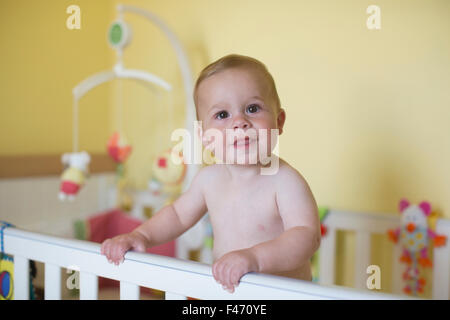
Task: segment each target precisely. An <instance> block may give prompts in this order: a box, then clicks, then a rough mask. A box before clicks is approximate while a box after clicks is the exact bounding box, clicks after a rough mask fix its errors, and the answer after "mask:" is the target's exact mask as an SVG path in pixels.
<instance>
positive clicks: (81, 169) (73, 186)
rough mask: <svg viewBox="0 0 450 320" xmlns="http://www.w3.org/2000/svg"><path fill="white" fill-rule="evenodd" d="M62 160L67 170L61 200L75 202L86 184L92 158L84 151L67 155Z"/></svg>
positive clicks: (63, 176)
mask: <svg viewBox="0 0 450 320" xmlns="http://www.w3.org/2000/svg"><path fill="white" fill-rule="evenodd" d="M61 160H62V163H63V164H64V167H65V169H64V172H63V173H62V176H61V187H60V191H59V199H60V200H61V201H63V200H65V199H68V200H70V201H73V200H74V199H75V195H76V194H77V193H78V191H79V190H80V188H81V187H82V186H83V184H84V181H85V179H86V175H87V173H88V165H89V162H90V161H91V157H90V156H89V154H88V153H87V152H86V151H82V152H74V153H65V154H63V156H62V159H61Z"/></svg>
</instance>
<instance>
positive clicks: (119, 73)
mask: <svg viewBox="0 0 450 320" xmlns="http://www.w3.org/2000/svg"><path fill="white" fill-rule="evenodd" d="M131 9H132V7H130V10H131ZM123 11H124V10H123V9H122V6H120V7H119V10H118V12H119V17H118V19H117V20H116V21H115V22H113V23H112V25H111V27H110V28H109V32H108V42H109V44H110V46H111V47H112V48H113V49H115V50H116V52H117V62H116V65H115V66H114V68H113V70H110V71H103V72H100V73H97V74H94V75H92V76H90V77H88V78H87V79H85V80H83V81H82V82H80V83H79V84H78V85H77V86H76V87H75V88H74V89H73V91H72V93H73V133H72V134H73V137H72V138H73V142H72V144H73V150H72V152H70V153H65V154H63V156H62V163H63V165H64V171H63V173H62V176H61V185H60V191H59V195H58V196H59V199H60V200H62V201H63V200H66V199H67V200H69V201H73V200H74V199H75V196H76V195H77V194H78V192H79V191H80V189H81V187H82V186H83V184H84V182H85V180H86V177H87V175H88V166H89V163H90V161H91V158H90V156H89V154H88V153H87V152H86V151H79V146H78V129H79V126H78V105H79V101H80V99H81V98H82V97H83V96H84V95H85V94H86V93H88V92H89V91H90V90H92V89H94V88H95V87H97V86H99V85H101V84H103V83H105V82H108V81H111V80H114V79H118V80H119V82H118V90H117V93H118V103H117V110H116V114H117V119H118V120H117V127H118V128H117V131H115V132H114V133H113V134H112V135H111V137H110V138H109V140H108V142H107V151H108V154H109V156H110V157H111V158H112V159H113V160H114V161H115V163H117V169H116V177H117V183H118V189H119V193H120V189H121V187H122V186H123V177H124V163H125V162H126V160H127V159H128V157H129V156H130V154H131V151H132V146H131V145H130V144H129V143H128V141H127V139H126V138H125V135H124V134H123V130H122V114H123V110H122V109H123V106H122V84H121V81H120V80H121V79H133V80H139V81H143V82H145V83H150V84H154V85H156V86H157V87H159V88H162V89H164V90H165V91H166V92H170V91H171V90H172V86H171V85H170V84H169V83H167V82H165V81H164V80H162V79H160V78H159V77H157V76H156V75H153V74H151V73H149V72H146V71H142V70H133V69H127V68H125V67H124V66H123V62H122V56H123V49H124V48H125V47H126V46H127V45H128V44H129V43H130V40H131V29H130V27H129V26H128V25H127V24H126V23H125V22H124V20H123ZM136 11H137V10H136ZM138 12H140V10H139V11H137V12H136V13H138ZM168 109H169V112H170V114H171V110H170V107H169V108H168ZM159 164H160V166H161V165H162V162H161V161H159ZM162 166H163V167H164V165H162ZM178 171H180V170H178ZM181 172H184V170H181ZM180 178H181V177H180V176H178V177H177V179H176V181H177V182H178V181H179V180H180Z"/></svg>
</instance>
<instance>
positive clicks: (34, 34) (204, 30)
mask: <svg viewBox="0 0 450 320" xmlns="http://www.w3.org/2000/svg"><path fill="white" fill-rule="evenodd" d="M120 2H121V3H127V4H134V5H138V6H140V7H142V8H144V9H147V10H150V11H152V12H154V13H156V14H157V15H159V16H160V17H161V18H162V19H163V20H164V21H166V23H167V24H168V25H169V26H170V27H171V28H172V29H173V30H174V32H175V33H176V34H177V36H178V37H179V38H180V40H181V41H182V43H183V45H184V47H185V49H186V51H187V54H188V56H189V59H190V63H191V66H192V69H193V71H194V77H195V76H196V75H197V74H198V73H199V72H200V70H201V69H202V68H203V67H204V66H205V65H206V64H208V63H210V62H212V61H214V60H216V59H218V58H220V57H222V56H224V55H226V54H229V53H240V54H244V55H250V56H253V57H255V58H258V59H260V60H261V61H263V62H264V63H265V64H266V65H267V66H268V68H269V70H270V71H271V72H272V74H273V76H274V78H275V81H276V83H277V87H278V91H279V94H280V98H281V101H282V104H283V107H284V108H285V110H286V112H287V121H286V126H285V132H284V134H283V136H282V137H281V141H280V155H281V156H282V157H283V158H285V159H286V160H287V161H288V162H290V163H291V164H292V165H294V166H295V167H296V168H297V169H298V170H299V171H300V172H302V173H303V175H304V176H305V177H306V179H307V180H308V181H309V183H310V185H311V188H312V190H313V192H314V194H315V196H316V198H317V201H318V203H319V204H321V205H326V206H329V207H332V208H336V209H346V210H352V211H369V212H392V213H395V212H397V203H398V200H399V199H400V198H401V197H407V198H409V199H410V200H411V201H412V202H419V201H421V200H423V199H425V200H428V201H430V202H431V204H432V205H433V207H434V208H435V209H436V210H437V211H439V212H441V213H442V214H443V215H444V216H446V217H447V218H450V198H449V197H448V195H449V194H450V128H449V124H450V95H449V88H450V60H449V56H450V42H449V40H448V39H449V34H448V30H450V19H448V18H449V16H448V13H449V12H450V2H449V1H447V0H397V1H388V0H377V1H365V0H352V1H350V0H347V1H334V0H326V1H325V0H324V1H297V0H296V1H265V0H246V1H238V0H231V1H218V0H213V1H211V0H190V1H178V0H167V1H161V0H148V1H144V0H141V1H137V0H136V1H125V0H124V1H120ZM72 3H75V4H79V5H80V7H81V9H82V13H83V18H82V30H80V31H69V30H67V29H66V28H65V18H66V16H67V14H65V7H67V5H68V4H72ZM116 3H118V1H106V0H105V1H99V0H96V1H75V0H74V1H50V0H47V1H42V0H40V1H24V0H22V1H17V0H14V1H12V0H11V1H2V2H1V4H0V6H1V10H0V17H1V20H0V24H1V25H0V26H1V28H0V32H1V36H2V37H1V39H2V44H1V46H2V59H1V60H0V64H1V70H2V72H1V75H0V81H1V82H0V88H1V89H0V90H1V91H0V92H1V97H0V103H1V113H2V114H1V117H0V145H1V149H0V152H1V153H2V154H17V153H43V152H64V151H66V150H68V149H69V150H70V148H71V131H70V128H71V94H70V89H71V87H72V86H73V85H74V84H75V83H77V82H78V81H79V80H81V79H82V78H84V77H85V76H86V75H89V74H92V73H93V72H96V71H99V70H103V69H105V68H108V67H109V66H111V65H112V63H113V61H114V54H113V53H112V51H111V50H110V49H109V48H108V46H107V44H106V41H105V34H106V30H107V27H108V26H109V23H110V21H111V20H112V19H113V18H114V17H115V13H114V6H113V4H116ZM371 4H377V5H379V6H380V8H381V30H368V29H367V27H366V19H367V17H368V14H367V13H366V8H367V7H368V6H369V5H371ZM127 17H128V16H127ZM127 20H128V21H129V22H130V24H131V25H132V27H133V30H134V42H133V43H132V44H131V46H130V47H129V49H128V50H127V52H126V53H125V58H124V61H125V64H126V66H129V67H134V68H142V69H146V70H151V71H152V72H154V73H155V74H157V75H159V76H160V77H162V78H163V79H165V80H167V81H169V82H171V83H172V84H173V85H174V89H175V91H174V92H175V94H174V96H173V100H174V102H175V108H174V113H175V115H174V120H173V121H174V126H175V127H181V126H183V116H184V110H183V95H182V81H181V75H180V72H179V69H178V66H177V61H176V59H175V55H174V52H173V50H172V49H171V47H170V45H169V44H168V41H167V39H165V38H164V36H163V35H162V34H161V32H160V31H159V30H158V29H156V28H155V27H154V26H152V25H150V24H148V23H147V22H146V21H144V20H143V19H141V18H138V17H131V16H129V17H128V18H127ZM39 40H41V41H39ZM123 88H124V89H123V102H119V100H118V98H119V96H120V94H119V91H118V83H117V82H114V83H112V84H110V85H105V86H104V87H103V88H100V89H98V91H97V90H96V91H95V92H93V93H92V96H89V97H87V98H86V100H85V101H84V103H85V104H84V105H83V107H82V108H84V109H85V110H83V111H82V112H83V115H82V120H81V122H82V125H81V132H82V141H81V142H80V143H81V144H82V146H83V147H84V149H87V150H88V151H91V152H92V151H98V150H104V144H105V142H106V139H107V137H108V135H109V133H110V132H111V131H113V130H114V129H115V128H116V126H117V122H116V121H115V120H111V121H110V119H115V117H114V115H112V116H111V117H110V116H109V114H111V110H114V107H117V104H118V103H123V106H124V107H125V108H126V112H125V113H124V118H123V126H124V131H125V133H126V135H127V137H128V139H129V140H130V141H131V143H132V144H133V147H134V150H135V151H134V152H133V155H132V156H131V158H130V161H129V163H128V166H127V169H128V174H129V178H130V181H131V184H134V185H135V186H138V187H144V186H145V183H146V180H147V179H148V174H149V172H150V171H149V170H150V169H149V165H148V163H149V162H150V161H151V159H152V157H153V156H154V155H155V154H156V152H157V151H158V150H161V149H164V147H165V145H166V144H167V146H168V145H170V143H169V139H168V137H167V134H168V133H169V132H170V128H169V127H168V126H167V125H165V123H167V122H166V121H167V119H164V120H162V121H161V120H160V119H161V117H164V116H165V115H166V114H167V113H165V112H164V108H165V106H166V107H167V106H168V105H169V104H168V97H167V95H162V98H161V99H162V100H158V99H157V98H156V97H155V95H153V94H152V93H149V91H148V90H146V89H145V88H143V87H140V86H136V85H135V84H131V83H129V82H125V83H123ZM44 93H45V94H46V95H44ZM160 101H163V103H161V102H160ZM88 109H89V110H91V111H92V114H88V113H87V111H86V110H88ZM94 110H95V111H94ZM156 134H157V135H158V137H159V138H157V139H155V135H156ZM161 137H162V138H161ZM346 248H347V247H342V248H340V250H341V253H342V254H344V251H346V250H347V249H346ZM344 273H345V272H344ZM349 275H351V273H347V275H344V276H343V280H341V281H342V282H343V283H346V282H347V280H348V279H347V278H348V277H350V276H349ZM348 281H351V280H348Z"/></svg>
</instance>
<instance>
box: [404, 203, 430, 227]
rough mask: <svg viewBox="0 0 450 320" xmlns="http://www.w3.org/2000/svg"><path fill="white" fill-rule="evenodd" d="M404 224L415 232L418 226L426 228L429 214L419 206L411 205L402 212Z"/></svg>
mask: <svg viewBox="0 0 450 320" xmlns="http://www.w3.org/2000/svg"><path fill="white" fill-rule="evenodd" d="M402 225H404V226H405V227H406V230H408V231H409V232H413V231H414V230H415V229H417V228H421V229H422V228H426V227H427V216H426V215H425V213H424V212H423V210H422V208H420V207H419V206H416V205H413V206H409V207H408V208H406V209H405V210H404V211H403V213H402Z"/></svg>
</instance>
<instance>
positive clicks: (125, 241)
mask: <svg viewBox="0 0 450 320" xmlns="http://www.w3.org/2000/svg"><path fill="white" fill-rule="evenodd" d="M203 176H204V174H202V170H200V171H199V172H198V173H197V175H196V176H195V178H194V179H193V181H192V183H191V185H190V187H189V189H188V190H187V191H186V192H185V193H183V194H182V195H181V196H180V197H179V198H178V199H176V200H175V201H174V202H173V203H172V204H170V205H167V206H165V207H164V208H162V209H161V210H159V211H158V212H157V213H156V214H155V215H154V216H153V217H152V218H150V219H149V220H147V221H146V222H144V223H143V224H142V225H140V226H139V227H137V228H136V229H134V230H133V231H132V232H130V233H127V234H123V235H119V236H117V237H114V238H112V239H107V240H105V241H104V242H103V243H102V247H101V253H102V254H104V255H106V257H107V259H108V261H110V262H114V263H115V264H119V263H120V262H122V261H123V256H124V255H125V253H126V252H127V251H128V250H130V249H131V250H136V251H140V252H144V251H145V249H146V248H148V247H152V246H156V245H159V244H163V243H165V242H168V241H171V240H173V239H175V238H177V237H178V236H180V235H181V234H183V233H184V232H185V231H186V230H188V229H189V228H190V227H192V226H193V225H194V224H195V223H196V222H197V221H198V220H200V218H201V217H202V216H203V215H204V214H205V213H206V211H207V208H206V203H205V200H204V197H203V179H204V178H203Z"/></svg>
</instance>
